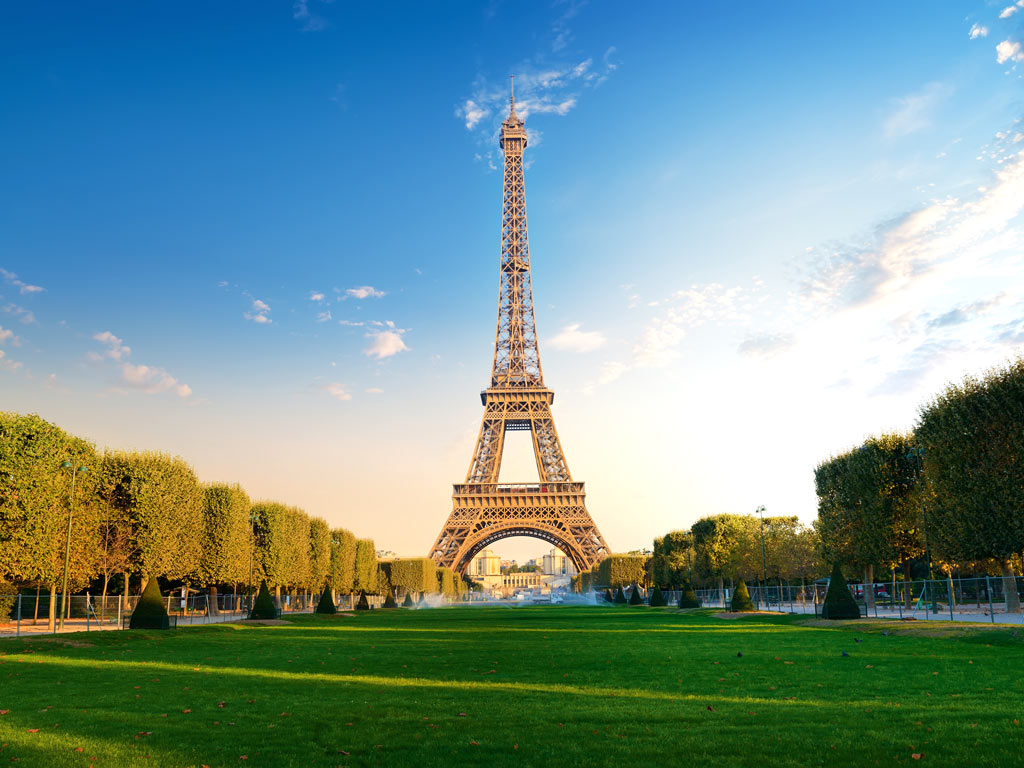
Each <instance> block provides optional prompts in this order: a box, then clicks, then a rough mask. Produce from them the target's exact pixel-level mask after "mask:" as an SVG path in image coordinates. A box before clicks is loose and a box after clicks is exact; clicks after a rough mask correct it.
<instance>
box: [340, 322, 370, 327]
mask: <svg viewBox="0 0 1024 768" xmlns="http://www.w3.org/2000/svg"><path fill="white" fill-rule="evenodd" d="M338 325H350V326H354V327H359V326H363V325H366V323H364V322H363V321H361V320H339V321H338Z"/></svg>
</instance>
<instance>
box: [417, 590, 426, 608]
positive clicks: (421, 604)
mask: <svg viewBox="0 0 1024 768" xmlns="http://www.w3.org/2000/svg"><path fill="white" fill-rule="evenodd" d="M416 607H417V608H426V607H427V593H426V592H420V599H419V600H417V601H416Z"/></svg>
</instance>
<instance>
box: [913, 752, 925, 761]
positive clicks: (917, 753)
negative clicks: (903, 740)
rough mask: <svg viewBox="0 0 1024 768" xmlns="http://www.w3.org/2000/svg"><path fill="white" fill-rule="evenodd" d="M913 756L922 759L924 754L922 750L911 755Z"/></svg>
mask: <svg viewBox="0 0 1024 768" xmlns="http://www.w3.org/2000/svg"><path fill="white" fill-rule="evenodd" d="M911 757H912V758H914V759H915V760H920V759H921V758H922V757H924V755H922V754H921V753H920V752H915V753H914V754H912V755H911Z"/></svg>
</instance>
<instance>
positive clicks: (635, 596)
mask: <svg viewBox="0 0 1024 768" xmlns="http://www.w3.org/2000/svg"><path fill="white" fill-rule="evenodd" d="M629 604H630V605H643V604H644V596H643V595H642V594H640V586H639V585H637V584H634V585H633V591H632V592H631V593H630V595H629Z"/></svg>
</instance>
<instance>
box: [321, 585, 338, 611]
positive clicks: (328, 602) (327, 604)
mask: <svg viewBox="0 0 1024 768" xmlns="http://www.w3.org/2000/svg"><path fill="white" fill-rule="evenodd" d="M337 612H338V606H336V605H335V604H334V598H333V597H331V590H330V588H329V587H326V586H325V587H324V589H323V592H321V593H320V600H318V601H317V604H316V613H337Z"/></svg>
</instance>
